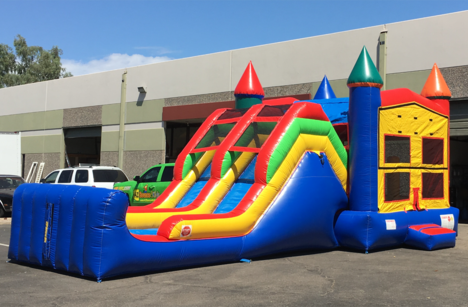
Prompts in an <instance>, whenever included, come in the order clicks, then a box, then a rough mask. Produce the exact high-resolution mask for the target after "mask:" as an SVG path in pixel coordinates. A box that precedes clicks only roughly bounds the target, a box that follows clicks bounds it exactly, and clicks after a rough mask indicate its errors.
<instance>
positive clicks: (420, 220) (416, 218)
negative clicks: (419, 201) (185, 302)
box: [335, 207, 459, 252]
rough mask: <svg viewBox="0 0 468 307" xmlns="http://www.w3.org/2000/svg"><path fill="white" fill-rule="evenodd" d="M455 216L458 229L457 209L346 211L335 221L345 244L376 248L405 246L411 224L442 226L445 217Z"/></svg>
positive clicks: (337, 235)
mask: <svg viewBox="0 0 468 307" xmlns="http://www.w3.org/2000/svg"><path fill="white" fill-rule="evenodd" d="M447 215H449V216H451V217H452V221H453V230H454V231H457V226H458V215H459V211H458V209H457V208H453V207H450V208H447V209H431V210H428V211H408V212H395V213H378V212H372V211H343V212H342V213H341V214H340V215H339V217H338V219H337V221H336V224H335V234H336V237H337V239H338V242H339V243H340V245H341V246H343V247H347V248H351V249H356V250H361V251H366V252H367V251H372V250H378V249H384V248H392V247H398V246H401V245H403V244H404V243H405V242H406V239H407V235H408V227H409V226H411V225H420V224H436V225H439V226H441V225H442V218H443V217H444V216H447Z"/></svg>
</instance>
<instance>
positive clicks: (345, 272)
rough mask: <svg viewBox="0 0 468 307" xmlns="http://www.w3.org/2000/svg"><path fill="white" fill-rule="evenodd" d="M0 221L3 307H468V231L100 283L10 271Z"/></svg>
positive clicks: (4, 225) (25, 269)
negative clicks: (376, 248) (434, 239)
mask: <svg viewBox="0 0 468 307" xmlns="http://www.w3.org/2000/svg"><path fill="white" fill-rule="evenodd" d="M10 221H11V219H10V218H8V219H6V220H5V219H1V220H0V306H2V307H6V306H205V307H210V306H468V298H467V295H466V294H467V290H468V261H467V260H468V225H466V224H461V225H460V226H459V236H458V238H457V245H456V247H455V248H450V249H443V250H437V251H432V252H427V251H420V250H416V249H408V248H396V249H391V250H386V251H380V252H374V253H370V254H367V255H366V254H364V253H357V252H352V251H348V250H341V249H338V250H333V251H329V252H321V253H313V254H311V253H308V254H288V255H282V256H278V257H273V258H268V259H260V260H254V261H252V262H251V263H232V264H225V265H216V266H208V267H200V268H194V269H187V270H179V271H170V272H163V273H156V274H148V275H140V276H133V277H128V278H121V279H113V280H108V281H103V282H102V283H97V282H95V281H92V280H89V279H84V278H81V277H77V276H74V275H66V274H60V273H57V272H55V271H49V270H44V269H41V268H36V267H29V266H24V265H19V264H13V263H7V260H8V257H7V253H8V246H7V245H9V238H10Z"/></svg>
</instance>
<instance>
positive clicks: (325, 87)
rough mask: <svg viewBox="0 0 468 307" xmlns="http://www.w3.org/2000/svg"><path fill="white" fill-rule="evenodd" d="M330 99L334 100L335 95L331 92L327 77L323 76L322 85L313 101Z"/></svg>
mask: <svg viewBox="0 0 468 307" xmlns="http://www.w3.org/2000/svg"><path fill="white" fill-rule="evenodd" d="M332 98H336V96H335V93H334V92H333V89H332V87H331V85H330V82H328V78H327V76H326V75H325V76H324V77H323V80H322V83H320V86H319V88H318V90H317V93H315V96H314V99H332Z"/></svg>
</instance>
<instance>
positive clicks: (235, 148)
mask: <svg viewBox="0 0 468 307" xmlns="http://www.w3.org/2000/svg"><path fill="white" fill-rule="evenodd" d="M230 151H247V152H260V148H252V147H240V146H233V147H231V149H230Z"/></svg>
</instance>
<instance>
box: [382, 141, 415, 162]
mask: <svg viewBox="0 0 468 307" xmlns="http://www.w3.org/2000/svg"><path fill="white" fill-rule="evenodd" d="M385 163H410V138H409V137H404V136H392V135H386V136H385Z"/></svg>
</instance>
